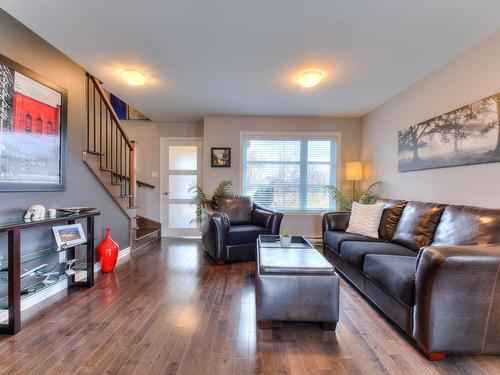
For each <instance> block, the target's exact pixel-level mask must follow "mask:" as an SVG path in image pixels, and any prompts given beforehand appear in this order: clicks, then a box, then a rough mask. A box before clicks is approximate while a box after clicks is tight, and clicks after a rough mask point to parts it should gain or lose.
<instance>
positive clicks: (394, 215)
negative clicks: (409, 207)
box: [376, 198, 408, 241]
mask: <svg viewBox="0 0 500 375" xmlns="http://www.w3.org/2000/svg"><path fill="white" fill-rule="evenodd" d="M376 203H383V204H384V212H383V213H382V219H381V220H380V226H379V228H378V236H379V237H380V238H383V239H384V240H387V241H390V240H392V236H393V235H394V232H395V231H396V227H397V226H398V222H399V219H400V218H401V214H402V213H403V210H404V208H405V206H406V203H408V202H407V201H403V200H395V199H386V198H379V199H377V201H376Z"/></svg>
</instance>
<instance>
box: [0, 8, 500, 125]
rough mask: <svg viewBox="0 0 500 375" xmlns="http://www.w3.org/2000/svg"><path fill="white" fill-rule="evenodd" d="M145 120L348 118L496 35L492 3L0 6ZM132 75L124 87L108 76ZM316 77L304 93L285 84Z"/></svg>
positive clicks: (497, 19) (499, 11) (497, 16)
mask: <svg viewBox="0 0 500 375" xmlns="http://www.w3.org/2000/svg"><path fill="white" fill-rule="evenodd" d="M0 6H1V7H2V8H3V9H4V10H6V11H7V12H8V13H10V14H11V15H13V16H14V17H15V18H17V19H18V20H20V21H21V22H22V23H24V24H25V25H27V26H28V27H29V28H31V29H32V30H33V31H35V32H36V33H37V34H39V35H41V36H42V37H43V38H44V39H46V40H47V41H49V42H50V43H52V44H53V45H54V46H55V47H57V48H58V49H59V50H61V51H62V52H63V53H65V54H66V55H68V56H69V57H71V58H72V59H74V60H75V61H76V62H77V63H78V64H80V65H81V66H83V67H84V68H85V69H86V70H88V71H89V72H91V73H93V74H94V75H96V76H97V77H98V78H100V79H101V80H102V81H103V82H104V84H105V86H106V88H107V89H108V90H110V91H112V92H113V93H115V94H116V95H118V96H119V97H121V98H122V99H123V100H125V101H127V102H128V103H129V104H131V105H132V106H134V107H136V108H137V109H138V110H139V111H141V112H143V113H144V114H145V115H146V116H148V117H149V118H151V119H152V120H154V121H157V122H162V121H197V120H199V119H201V117H202V116H204V115H223V114H238V115H280V116H360V115H363V114H365V113H367V112H369V111H370V110H372V109H374V108H375V107H377V106H378V105H380V104H382V103H383V102H384V101H386V100H387V99H389V98H391V97H392V96H394V95H396V94H397V93H399V92H401V91H402V90H404V89H405V88H407V87H408V86H409V85H411V84H412V83H414V82H416V81H417V80H419V79H420V78H422V77H423V76H425V75H427V74H429V73H430V72H432V71H433V70H435V69H436V68H438V67H439V66H441V65H443V64H444V63H446V62H447V61H449V60H450V59H451V58H453V57H455V56H456V55H458V54H459V53H461V52H462V51H464V50H465V49H467V48H468V47H470V46H472V45H473V44H475V43H477V42H478V41H480V40H481V39H483V38H485V37H487V36H489V35H491V34H493V33H494V32H495V31H497V30H498V29H499V26H500V1H498V0H474V1H470V0H461V1H458V0H439V1H436V0H351V1H346V0H308V1H305V0H300V1H299V0H177V1H171V0H121V1H102V0H99V1H98V0H85V1H78V0H67V1H60V0H23V1H19V0H0ZM123 68H134V69H139V70H141V71H144V72H145V73H146V74H147V75H148V77H149V79H150V80H149V83H148V84H147V85H145V86H141V87H132V86H128V85H127V84H126V83H125V82H124V81H123V80H122V79H121V77H119V76H118V74H117V70H119V69H123ZM307 68H318V69H321V70H323V71H324V72H325V73H326V78H325V80H324V81H323V82H322V83H321V84H320V85H319V86H317V87H316V88H314V89H304V88H302V87H300V86H298V85H297V84H296V82H294V76H295V75H296V74H297V73H298V72H299V71H301V70H303V69H307Z"/></svg>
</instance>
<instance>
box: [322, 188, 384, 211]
mask: <svg viewBox="0 0 500 375" xmlns="http://www.w3.org/2000/svg"><path fill="white" fill-rule="evenodd" d="M380 184H381V182H380V181H376V182H374V183H373V184H371V185H370V186H368V187H367V188H366V189H355V188H353V187H351V188H350V189H349V190H348V191H347V192H343V191H341V190H340V189H338V188H337V187H336V186H331V185H327V187H326V188H327V191H328V193H329V194H330V197H331V198H332V199H333V200H335V201H336V202H337V204H338V209H339V210H340V211H351V210H352V203H353V202H358V203H362V204H371V203H373V202H374V201H375V200H377V198H378V195H377V194H376V193H375V191H374V190H375V189H376V187H378V186H379V185H380Z"/></svg>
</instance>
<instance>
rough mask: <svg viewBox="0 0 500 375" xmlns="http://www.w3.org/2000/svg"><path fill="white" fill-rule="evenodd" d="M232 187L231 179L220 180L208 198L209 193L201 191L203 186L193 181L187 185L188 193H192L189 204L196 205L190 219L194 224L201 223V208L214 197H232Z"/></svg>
mask: <svg viewBox="0 0 500 375" xmlns="http://www.w3.org/2000/svg"><path fill="white" fill-rule="evenodd" d="M232 187H233V181H226V180H222V181H221V182H220V183H219V185H218V186H217V188H216V189H215V191H214V193H213V194H212V198H210V197H209V195H208V194H207V193H205V192H204V191H203V188H202V187H201V186H200V185H199V184H197V183H193V185H191V186H190V187H189V193H190V194H191V195H192V199H191V204H192V205H195V206H196V217H195V219H193V220H192V221H193V222H196V224H198V225H200V224H201V211H202V209H203V208H204V207H205V206H206V205H209V204H210V203H211V202H212V200H213V199H214V198H215V197H219V198H232V197H234V193H232V192H231V189H232Z"/></svg>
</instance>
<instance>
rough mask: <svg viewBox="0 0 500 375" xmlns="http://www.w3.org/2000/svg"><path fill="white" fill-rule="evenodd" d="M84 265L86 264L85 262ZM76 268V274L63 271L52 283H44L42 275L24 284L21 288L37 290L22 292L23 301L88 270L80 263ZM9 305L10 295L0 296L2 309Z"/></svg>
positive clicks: (0, 307)
mask: <svg viewBox="0 0 500 375" xmlns="http://www.w3.org/2000/svg"><path fill="white" fill-rule="evenodd" d="M83 266H85V264H84V265H83ZM75 268H76V274H74V275H67V274H66V273H63V274H62V275H59V278H58V279H55V278H54V281H53V282H51V283H50V284H49V283H44V282H43V281H44V280H45V278H44V277H40V278H39V279H37V280H33V282H32V283H30V284H29V285H26V286H25V285H23V286H22V288H21V289H35V291H34V292H32V293H27V294H21V301H22V300H23V299H25V298H28V297H31V296H34V295H35V294H37V293H40V292H41V291H43V290H45V289H47V288H49V287H50V286H52V285H54V284H57V283H59V282H61V281H63V280H67V279H69V278H70V277H71V276H77V275H80V274H84V273H86V272H87V271H86V269H82V265H80V264H79V265H78V266H76V267H75ZM8 307H9V302H8V297H7V296H5V297H3V298H0V310H5V309H7V308H8Z"/></svg>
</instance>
